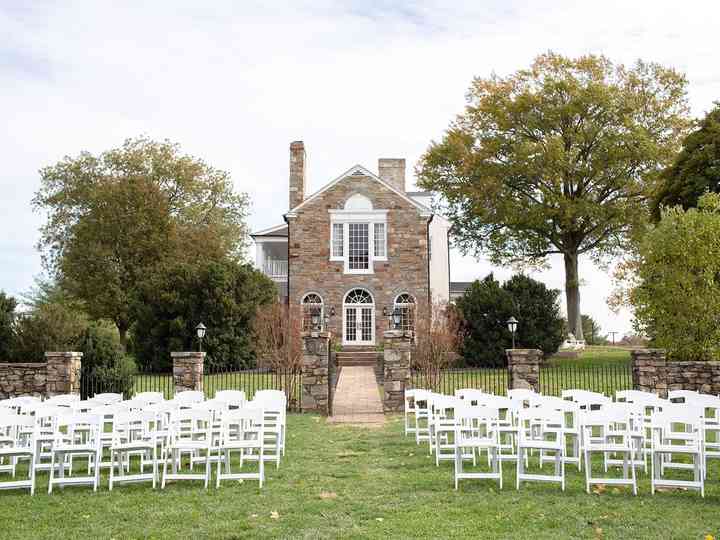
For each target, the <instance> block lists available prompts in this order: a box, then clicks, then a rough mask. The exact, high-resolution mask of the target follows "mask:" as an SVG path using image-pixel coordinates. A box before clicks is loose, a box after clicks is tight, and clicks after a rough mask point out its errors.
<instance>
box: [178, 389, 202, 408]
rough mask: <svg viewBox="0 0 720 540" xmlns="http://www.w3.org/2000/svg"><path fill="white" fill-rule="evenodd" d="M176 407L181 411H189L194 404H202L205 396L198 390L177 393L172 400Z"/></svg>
mask: <svg viewBox="0 0 720 540" xmlns="http://www.w3.org/2000/svg"><path fill="white" fill-rule="evenodd" d="M172 401H173V402H175V403H176V404H177V405H178V407H180V408H181V409H189V408H190V407H192V406H193V405H195V404H196V403H202V402H203V401H205V394H204V393H203V392H200V391H199V390H185V391H184V392H178V393H177V394H175V396H174V397H173V398H172Z"/></svg>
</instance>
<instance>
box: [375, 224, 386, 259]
mask: <svg viewBox="0 0 720 540" xmlns="http://www.w3.org/2000/svg"><path fill="white" fill-rule="evenodd" d="M376 225H382V226H383V246H385V250H384V252H385V253H384V254H383V255H375V226H376ZM372 229H373V260H376V261H380V262H383V261H387V260H388V259H387V252H388V246H387V221H375V222H373V224H372Z"/></svg>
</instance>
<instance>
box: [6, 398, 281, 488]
mask: <svg viewBox="0 0 720 540" xmlns="http://www.w3.org/2000/svg"><path fill="white" fill-rule="evenodd" d="M286 408H287V403H286V397H285V393H284V392H282V391H278V390H260V391H257V392H256V393H255V395H254V397H253V399H252V400H251V401H248V400H246V397H245V393H244V392H243V391H241V390H224V391H218V392H217V393H216V395H215V397H214V398H213V399H210V400H205V395H204V394H203V392H195V391H186V392H181V393H178V394H176V395H175V397H174V398H173V399H171V400H165V399H164V397H163V395H162V393H159V392H144V393H141V394H137V395H135V396H134V397H133V398H132V399H129V400H124V399H123V396H122V395H121V394H98V395H95V396H94V397H93V398H92V399H87V400H81V399H80V397H79V396H77V395H72V394H67V395H61V396H54V397H52V398H49V399H46V400H44V401H43V400H41V399H40V398H37V397H33V396H22V397H17V398H11V399H7V400H2V401H0V479H1V478H2V473H6V474H8V475H10V476H11V477H12V480H10V481H1V480H0V489H17V488H23V489H29V490H30V493H31V494H33V493H34V492H35V477H36V473H37V472H38V471H49V482H48V492H49V493H52V491H53V488H54V487H56V486H65V485H73V484H75V485H78V484H80V485H91V486H92V487H93V490H95V491H96V490H97V489H98V487H99V485H100V471H101V469H103V468H107V469H109V489H110V490H112V489H113V487H114V486H115V485H118V484H122V483H130V482H144V481H148V482H151V483H152V486H153V488H155V487H156V484H157V482H158V481H159V480H160V478H161V486H162V487H163V488H164V487H165V485H166V483H167V482H168V481H173V480H202V481H203V482H204V485H205V487H206V488H207V487H208V485H209V482H210V479H211V467H212V465H213V464H215V465H216V469H217V472H216V476H215V483H216V487H219V486H220V482H221V481H222V480H244V479H256V480H258V482H259V486H260V487H262V485H263V483H264V480H265V462H267V461H271V462H272V461H274V462H275V464H276V467H279V466H280V460H281V456H283V455H284V454H285V439H286V437H285V435H286ZM234 456H239V463H240V470H238V471H233V468H232V461H233V457H234ZM77 458H85V460H86V461H87V467H86V472H87V474H84V475H81V474H80V473H77V474H76V471H77V467H75V471H74V470H73V469H74V467H73V465H74V461H75V460H76V459H77ZM133 458H135V459H136V461H139V464H138V466H137V467H136V469H135V470H133V469H132V468H131V466H130V465H131V460H132V459H133ZM24 461H26V462H27V463H28V466H27V478H24V479H18V478H17V476H18V470H19V465H20V464H21V463H22V462H24ZM184 461H185V462H186V463H187V467H183V462H184ZM247 462H257V471H253V472H245V470H244V469H243V466H244V464H245V463H247ZM198 463H200V464H203V465H204V469H203V471H202V472H201V473H198V472H195V469H194V467H195V465H196V464H198ZM160 468H162V477H161V476H160ZM131 473H132V474H131Z"/></svg>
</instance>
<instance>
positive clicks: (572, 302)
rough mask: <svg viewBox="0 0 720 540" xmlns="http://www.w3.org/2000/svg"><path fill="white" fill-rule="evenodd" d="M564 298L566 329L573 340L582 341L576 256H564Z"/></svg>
mask: <svg viewBox="0 0 720 540" xmlns="http://www.w3.org/2000/svg"><path fill="white" fill-rule="evenodd" d="M564 258H565V298H566V300H567V318H568V328H570V332H572V333H573V335H574V336H575V339H583V331H582V317H581V315H580V279H579V278H578V254H577V252H575V253H572V254H567V253H565V254H564Z"/></svg>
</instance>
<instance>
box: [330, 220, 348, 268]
mask: <svg viewBox="0 0 720 540" xmlns="http://www.w3.org/2000/svg"><path fill="white" fill-rule="evenodd" d="M335 225H336V224H335V223H334V222H332V221H331V222H330V260H331V261H336V262H342V261H344V260H345V226H344V225H343V224H342V223H337V225H342V233H341V234H342V237H343V239H342V242H343V244H342V245H343V254H342V255H339V256H337V255H334V249H333V234H334V231H333V229H334V228H335V227H334V226H335Z"/></svg>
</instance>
